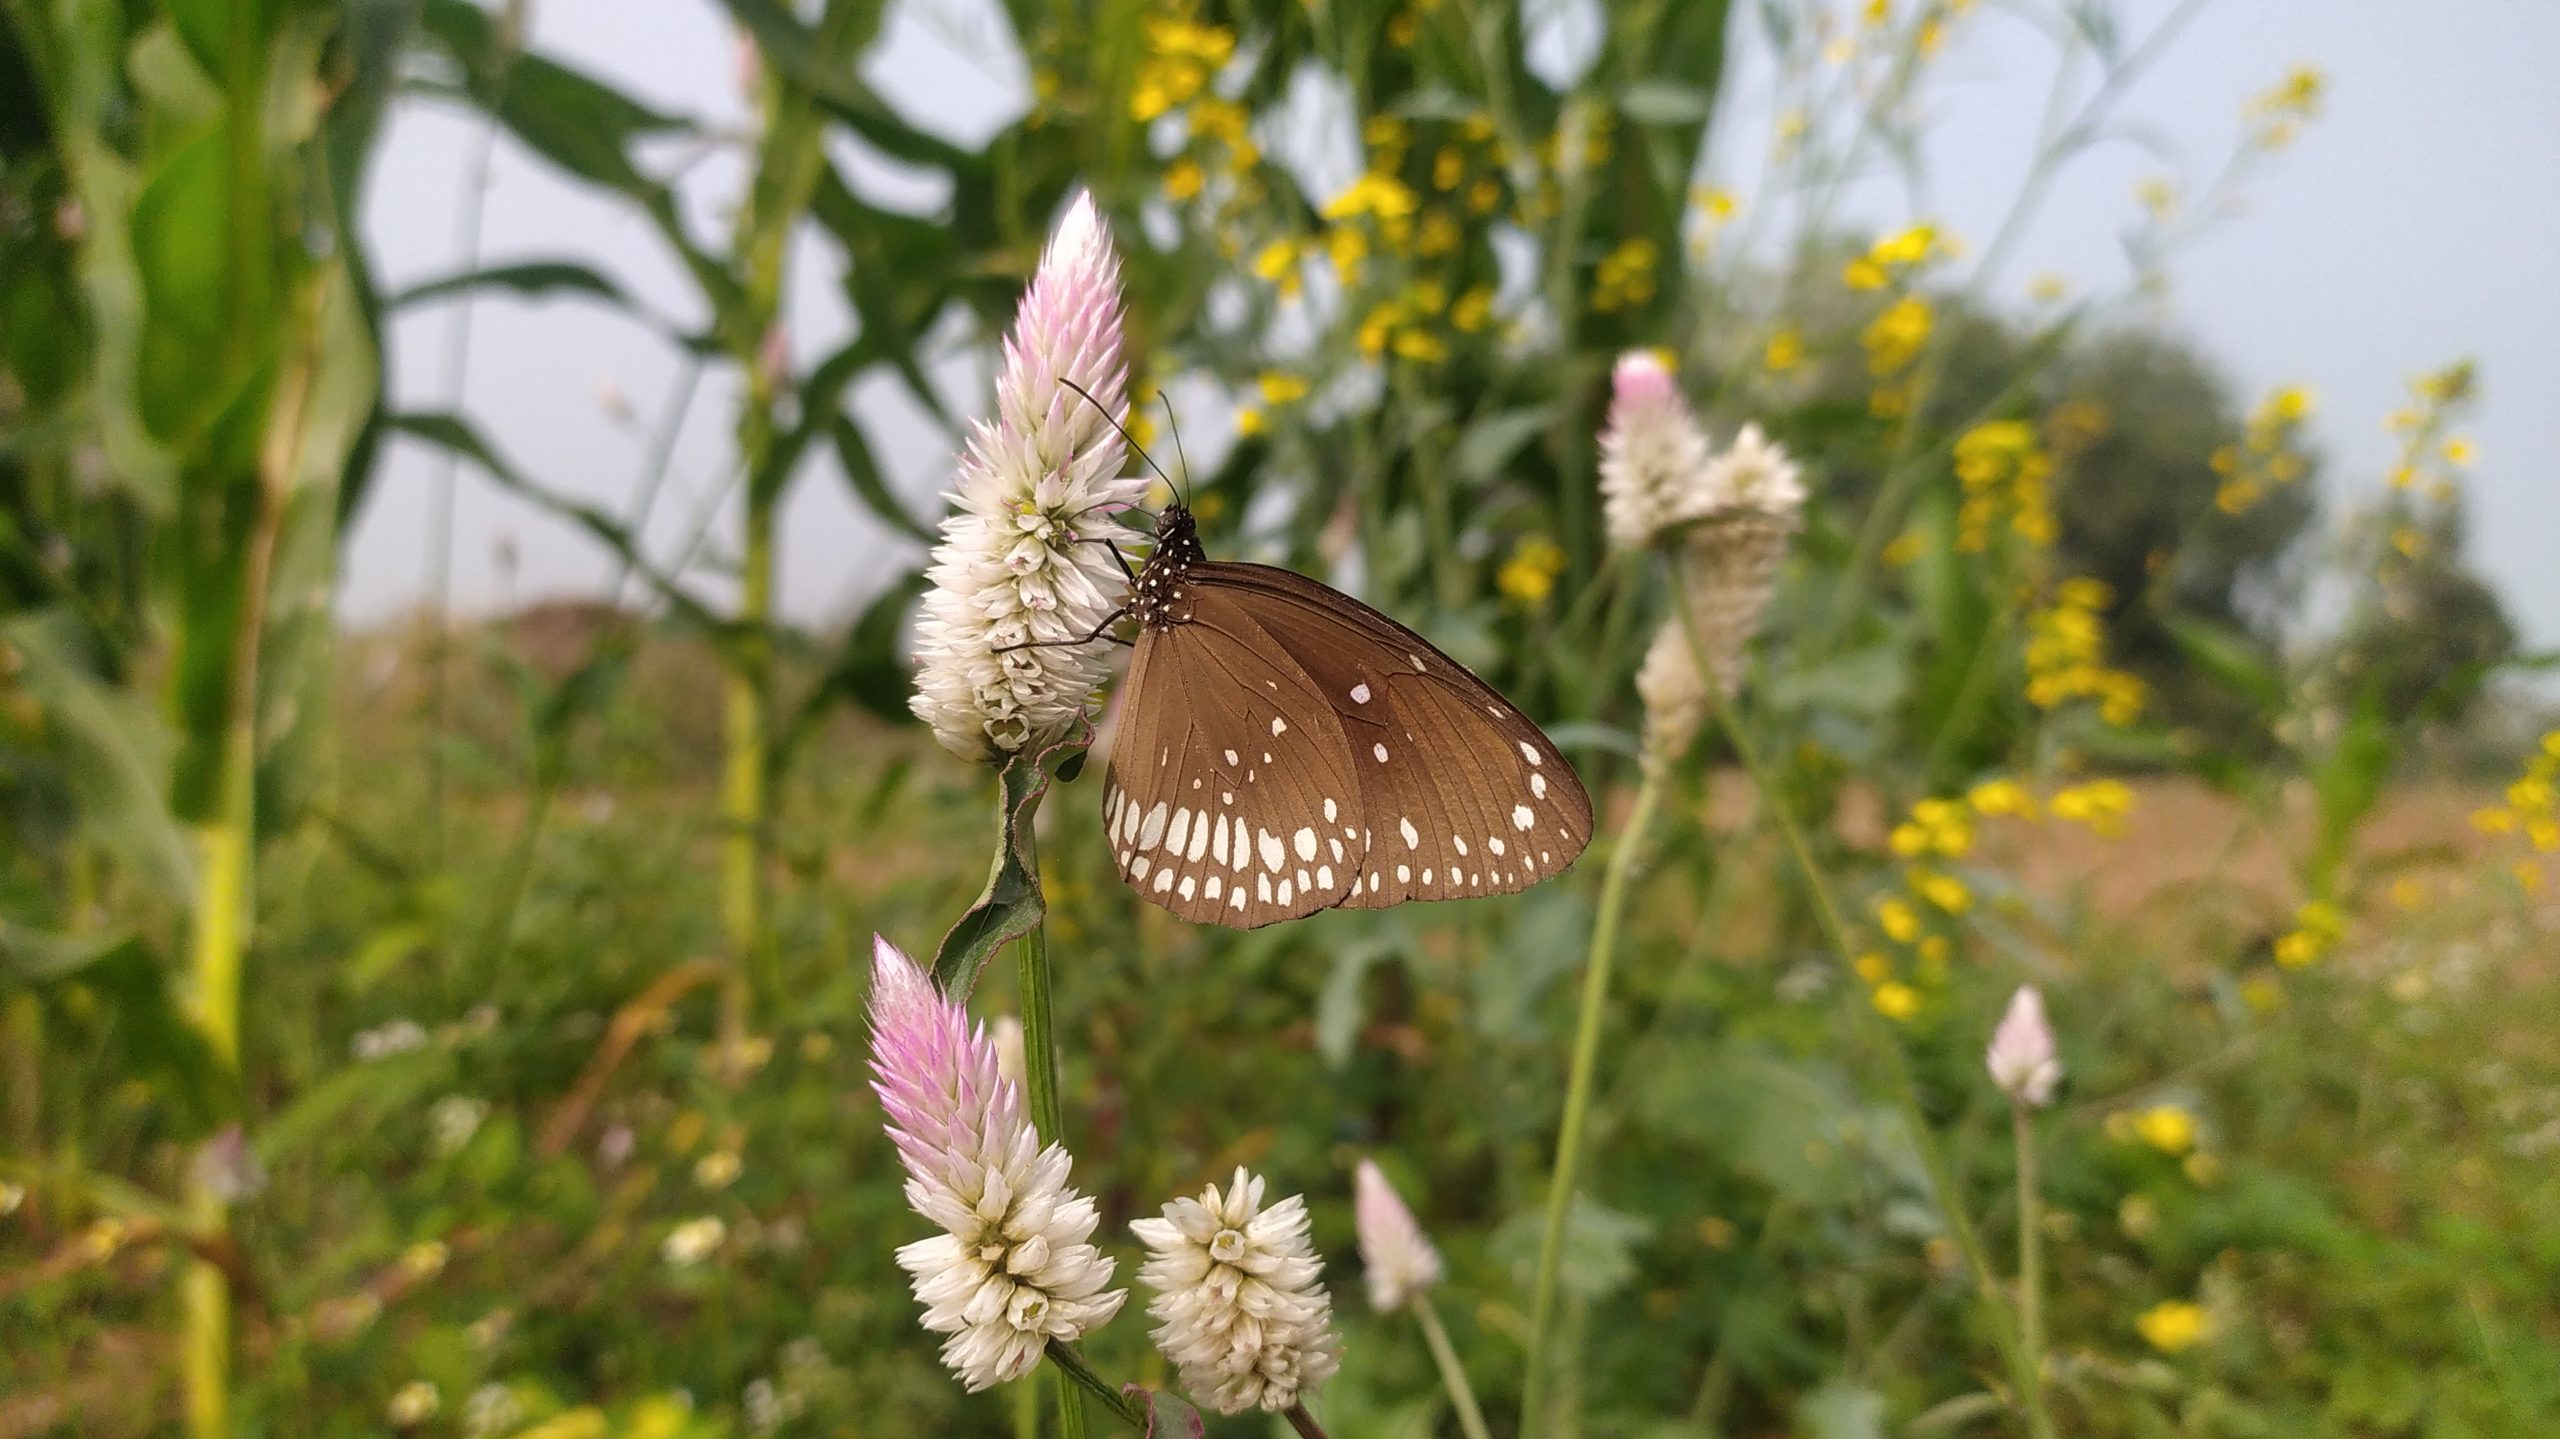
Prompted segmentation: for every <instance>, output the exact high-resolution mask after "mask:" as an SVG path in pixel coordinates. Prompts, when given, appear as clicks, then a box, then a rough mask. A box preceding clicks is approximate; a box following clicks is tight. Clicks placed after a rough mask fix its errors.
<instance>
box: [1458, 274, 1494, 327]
mask: <svg viewBox="0 0 2560 1439" xmlns="http://www.w3.org/2000/svg"><path fill="white" fill-rule="evenodd" d="M1492 318H1493V287H1492V286H1490V285H1478V286H1476V287H1475V288H1474V289H1472V290H1469V291H1467V292H1466V293H1465V294H1463V295H1460V296H1459V297H1458V303H1456V304H1454V305H1452V306H1450V307H1449V328H1451V329H1453V330H1456V331H1458V332H1459V333H1460V334H1465V335H1472V334H1474V333H1475V332H1476V331H1478V330H1481V329H1483V328H1484V326H1485V322H1486V321H1487V320H1490V319H1492Z"/></svg>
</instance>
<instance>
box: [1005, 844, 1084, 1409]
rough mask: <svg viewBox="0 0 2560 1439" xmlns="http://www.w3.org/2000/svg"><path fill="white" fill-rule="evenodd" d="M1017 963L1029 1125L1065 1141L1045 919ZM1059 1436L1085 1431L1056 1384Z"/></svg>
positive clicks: (1032, 851)
mask: <svg viewBox="0 0 2560 1439" xmlns="http://www.w3.org/2000/svg"><path fill="white" fill-rule="evenodd" d="M1038 844H1039V840H1038V838H1037V837H1036V836H1035V835H1034V834H1033V832H1032V828H1031V826H1030V825H1029V824H1028V823H1025V824H1024V825H1023V827H1022V849H1023V862H1024V864H1025V865H1027V866H1028V867H1029V868H1030V870H1031V872H1032V873H1033V874H1035V875H1036V874H1038V873H1039V872H1040V854H1039V849H1038ZM1015 953H1016V956H1017V958H1018V959H1019V961H1020V964H1021V968H1020V970H1019V984H1018V986H1017V987H1018V988H1019V989H1020V991H1021V993H1020V994H1019V995H1018V996H1016V998H1017V1000H1018V1002H1019V1003H1020V1004H1021V1005H1022V1060H1023V1063H1022V1067H1023V1088H1025V1089H1026V1090H1028V1091H1029V1094H1028V1096H1027V1097H1028V1098H1029V1099H1030V1101H1031V1127H1032V1128H1033V1129H1035V1130H1037V1131H1038V1132H1039V1135H1040V1138H1041V1140H1042V1141H1043V1142H1044V1143H1048V1144H1064V1143H1065V1142H1066V1122H1065V1121H1064V1120H1063V1119H1062V1118H1061V1117H1060V1115H1059V1104H1058V1024H1057V1019H1058V1016H1057V1006H1056V1003H1055V1001H1054V999H1053V998H1052V985H1051V982H1050V972H1049V925H1048V922H1047V921H1046V920H1045V919H1044V920H1042V921H1041V922H1040V923H1038V924H1035V925H1033V926H1032V927H1031V932H1030V933H1029V934H1026V935H1024V936H1023V937H1022V941H1021V943H1020V944H1019V945H1017V946H1016V947H1015ZM1058 1432H1060V1433H1061V1434H1065V1435H1067V1436H1069V1439H1083V1436H1084V1434H1085V1433H1086V1428H1085V1413H1084V1403H1083V1401H1082V1399H1081V1398H1079V1397H1078V1395H1077V1393H1076V1389H1075V1386H1074V1385H1072V1384H1063V1383H1062V1384H1060V1385H1059V1386H1058Z"/></svg>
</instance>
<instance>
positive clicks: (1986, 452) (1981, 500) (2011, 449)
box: [1956, 420, 2054, 554]
mask: <svg viewBox="0 0 2560 1439" xmlns="http://www.w3.org/2000/svg"><path fill="white" fill-rule="evenodd" d="M1956 480H1957V482H1958V483H1959V484H1961V485H1962V486H1963V487H1964V507H1963V509H1962V510H1961V511H1959V512H1958V514H1957V518H1956V547H1957V548H1958V549H1960V550H1964V551H1966V552H1967V553H1970V554H1979V553H1981V552H1982V551H1984V550H1987V549H1989V548H1990V547H1991V532H1992V528H1993V526H1994V525H1995V524H1997V523H1998V522H1999V521H2000V520H2001V518H2002V517H2004V516H2005V517H2006V518H2007V520H2008V524H2009V528H2010V529H2011V530H2014V531H2016V532H2017V534H2018V535H2019V537H2020V538H2022V539H2024V540H2026V541H2027V543H2029V544H2032V545H2038V546H2042V545H2050V544H2052V543H2053V536H2054V526H2053V491H2052V481H2053V457H2052V456H2051V455H2048V454H2046V453H2045V450H2044V446H2043V444H2042V442H2040V441H2039V440H2038V439H2037V437H2036V431H2035V426H2033V425H2030V424H2028V423H2027V422H2026V421H2024V420H1992V421H1988V422H1986V423H1984V424H1979V425H1976V426H1974V427H1973V428H1972V429H1970V430H1967V431H1965V432H1964V433H1963V434H1962V435H1960V436H1958V437H1957V439H1956Z"/></svg>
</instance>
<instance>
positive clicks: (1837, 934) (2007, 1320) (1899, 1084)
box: [1673, 585, 2053, 1439]
mask: <svg viewBox="0 0 2560 1439" xmlns="http://www.w3.org/2000/svg"><path fill="white" fill-rule="evenodd" d="M1673 592H1674V605H1675V608H1676V612H1677V613H1678V615H1679V617H1680V625H1681V628H1682V630H1683V631H1684V632H1685V633H1686V634H1687V635H1688V638H1689V647H1690V649H1691V651H1692V652H1693V653H1696V654H1697V655H1698V656H1699V659H1698V663H1699V666H1700V668H1701V669H1702V670H1704V671H1706V672H1708V673H1712V672H1713V671H1712V667H1711V666H1709V665H1708V664H1707V662H1706V659H1705V657H1704V651H1703V648H1702V647H1701V646H1700V644H1699V642H1698V624H1697V616H1696V615H1695V614H1694V613H1693V612H1692V610H1691V608H1690V604H1689V596H1688V594H1687V590H1686V587H1685V586H1678V585H1675V586H1673ZM1707 699H1708V703H1709V704H1710V705H1712V706H1713V707H1714V709H1715V717H1716V724H1717V726H1718V728H1720V729H1721V730H1722V731H1723V732H1724V736H1725V739H1726V741H1727V742H1728V743H1730V744H1731V745H1732V746H1733V753H1734V758H1735V759H1737V760H1738V761H1740V762H1741V765H1742V768H1743V772H1744V773H1745V774H1747V775H1749V776H1750V779H1751V787H1752V790H1753V791H1754V792H1755V793H1757V794H1758V795H1759V796H1760V802H1761V804H1762V805H1763V806H1764V807H1766V808H1767V810H1768V811H1769V817H1770V818H1771V819H1772V820H1773V821H1775V822H1776V824H1777V826H1778V833H1779V836H1780V837H1781V838H1782V839H1784V840H1785V841H1786V848H1787V853H1788V855H1789V856H1790V857H1791V858H1792V859H1793V860H1794V862H1795V867H1796V870H1797V873H1798V875H1799V876H1800V877H1801V878H1802V880H1803V881H1804V886H1805V890H1806V892H1807V893H1808V894H1810V895H1811V896H1812V898H1813V904H1814V913H1815V915H1816V917H1817V918H1818V919H1819V920H1820V922H1821V925H1822V929H1823V935H1824V938H1826V939H1828V940H1829V941H1830V942H1831V947H1832V950H1833V952H1834V953H1835V954H1837V955H1838V957H1839V960H1840V964H1841V969H1842V972H1843V973H1844V974H1849V975H1854V974H1855V973H1856V968H1857V948H1856V946H1855V945H1854V944H1853V943H1852V942H1851V941H1850V937H1849V926H1848V924H1847V922H1846V921H1845V920H1843V919H1842V918H1841V913H1840V905H1839V902H1838V900H1837V899H1835V898H1834V897H1833V895H1832V893H1831V885H1830V882H1829V881H1828V880H1827V879H1826V878H1825V877H1824V875H1823V873H1822V867H1821V865H1820V864H1819V863H1817V862H1816V861H1815V859H1814V857H1813V849H1812V847H1811V846H1810V845H1808V844H1807V843H1806V842H1805V837H1804V829H1803V826H1802V825H1800V824H1798V823H1797V821H1796V817H1795V813H1794V811H1793V810H1791V809H1790V808H1789V807H1788V805H1787V802H1786V797H1785V795H1784V793H1783V792H1782V791H1780V790H1779V788H1778V787H1777V784H1776V783H1775V781H1774V780H1773V779H1772V777H1771V776H1770V774H1769V771H1768V770H1767V768H1766V767H1764V766H1763V765H1762V764H1761V762H1760V753H1759V750H1758V748H1757V747H1756V746H1755V745H1753V744H1752V742H1751V736H1750V734H1749V733H1748V732H1747V731H1746V730H1745V729H1744V728H1743V726H1742V723H1741V721H1740V719H1739V718H1737V717H1736V715H1735V714H1734V711H1733V706H1732V704H1731V703H1729V702H1728V701H1727V700H1726V699H1725V698H1724V694H1723V690H1722V688H1721V687H1720V686H1719V685H1717V684H1716V683H1714V682H1713V681H1712V680H1710V681H1709V682H1708V685H1707ZM1848 993H1849V996H1850V1002H1849V1005H1848V1009H1849V1013H1850V1021H1851V1023H1852V1024H1853V1025H1854V1026H1856V1028H1857V1029H1858V1032H1859V1037H1860V1039H1861V1041H1862V1042H1863V1043H1864V1044H1865V1046H1866V1048H1867V1049H1868V1050H1869V1051H1870V1052H1872V1053H1873V1054H1875V1055H1876V1057H1877V1058H1878V1059H1879V1060H1880V1061H1881V1062H1882V1064H1883V1068H1884V1071H1885V1079H1886V1087H1887V1088H1888V1089H1890V1090H1891V1091H1892V1096H1893V1102H1894V1107H1895V1108H1896V1109H1897V1110H1899V1111H1900V1112H1901V1116H1902V1122H1903V1127H1904V1128H1905V1129H1907V1130H1908V1131H1909V1132H1910V1135H1911V1147H1912V1149H1913V1150H1914V1151H1915V1152H1916V1153H1917V1154H1918V1155H1919V1156H1920V1163H1921V1167H1922V1168H1923V1169H1924V1170H1925V1171H1926V1172H1927V1174H1928V1176H1929V1189H1930V1194H1931V1197H1932V1198H1933V1199H1934V1200H1935V1201H1936V1203H1937V1206H1938V1212H1939V1213H1940V1214H1941V1215H1943V1216H1944V1217H1945V1219H1946V1221H1947V1228H1948V1230H1949V1232H1950V1233H1951V1234H1952V1235H1953V1236H1954V1238H1955V1241H1956V1247H1957V1249H1958V1250H1960V1251H1961V1252H1962V1253H1963V1255H1964V1259H1965V1266H1966V1268H1967V1269H1968V1270H1969V1271H1970V1272H1971V1273H1972V1275H1973V1284H1974V1292H1975V1294H1976V1296H1977V1297H1978V1298H1980V1300H1981V1301H1982V1304H1983V1308H1984V1311H1985V1313H1986V1314H1987V1315H1988V1317H1989V1318H1990V1321H1991V1330H1992V1335H1993V1338H1994V1340H1995V1341H1996V1342H1997V1343H1998V1345H1999V1347H2000V1351H2001V1355H2002V1358H2003V1359H2005V1360H2006V1361H2007V1364H2008V1367H2009V1374H2010V1380H2011V1382H2012V1383H2014V1384H2015V1385H2016V1386H2017V1388H2018V1392H2019V1395H2020V1399H2021V1402H2022V1403H2023V1402H2024V1400H2025V1396H2026V1395H2027V1394H2028V1393H2029V1392H2030V1389H2029V1384H2030V1376H2029V1374H2028V1371H2027V1363H2026V1355H2025V1353H2024V1351H2023V1350H2022V1349H2021V1347H2020V1345H2019V1342H2018V1333H2017V1329H2016V1326H2015V1322H2014V1320H2015V1316H2014V1315H2012V1314H2011V1313H2010V1310H2009V1307H2008V1305H2007V1303H2006V1302H2005V1300H2004V1299H2003V1297H2002V1293H2001V1287H2000V1281H1999V1277H1998V1275H1997V1274H1996V1273H1995V1272H1994V1270H1993V1269H1992V1267H1991V1259H1990V1255H1989V1254H1988V1252H1987V1251H1985V1250H1984V1248H1983V1246H1982V1236H1981V1235H1980V1234H1978V1233H1976V1232H1975V1230H1974V1227H1973V1221H1972V1220H1971V1219H1969V1218H1967V1217H1966V1215H1965V1212H1964V1207H1963V1204H1962V1199H1961V1195H1960V1193H1959V1192H1958V1190H1957V1188H1956V1181H1955V1172H1954V1170H1953V1169H1952V1168H1950V1167H1949V1165H1948V1164H1947V1158H1946V1155H1945V1153H1944V1151H1942V1150H1941V1149H1940V1147H1939V1145H1938V1139H1937V1132H1936V1130H1935V1129H1933V1128H1932V1127H1931V1126H1930V1124H1929V1116H1928V1113H1927V1111H1926V1110H1924V1109H1923V1108H1922V1107H1921V1104H1920V1085H1919V1081H1918V1080H1916V1079H1915V1078H1913V1076H1912V1073H1911V1065H1910V1061H1909V1059H1908V1058H1907V1057H1906V1056H1905V1055H1904V1054H1903V1052H1902V1044H1901V1041H1899V1040H1898V1039H1896V1038H1895V1037H1894V1035H1893V1033H1892V1031H1891V1030H1889V1029H1887V1028H1885V1023H1886V1021H1885V1019H1884V1017H1883V1016H1882V1015H1880V1014H1878V1013H1876V1011H1875V1009H1874V1007H1873V1006H1872V1005H1869V1004H1866V1003H1863V1002H1861V995H1860V991H1859V989H1858V988H1857V986H1855V985H1852V986H1850V987H1849V989H1848ZM2027 1420H2028V1426H2029V1428H2030V1430H2031V1431H2032V1432H2033V1433H2034V1435H2035V1436H2036V1439H2053V1425H2052V1421H2051V1419H2050V1418H2049V1417H2048V1416H2046V1414H2045V1413H2044V1411H2043V1410H2042V1408H2041V1407H2034V1406H2030V1407H2028V1409H2027Z"/></svg>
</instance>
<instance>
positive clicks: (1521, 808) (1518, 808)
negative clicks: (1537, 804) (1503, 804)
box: [1511, 804, 1538, 829]
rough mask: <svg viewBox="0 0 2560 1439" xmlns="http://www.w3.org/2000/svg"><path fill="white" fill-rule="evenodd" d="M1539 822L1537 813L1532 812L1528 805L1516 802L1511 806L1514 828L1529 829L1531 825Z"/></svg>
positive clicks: (1512, 825)
mask: <svg viewBox="0 0 2560 1439" xmlns="http://www.w3.org/2000/svg"><path fill="white" fill-rule="evenodd" d="M1537 822H1538V817H1537V815H1535V814H1533V813H1531V812H1530V809H1529V807H1528V806H1527V805H1525V804H1515V805H1513V806H1512V807H1511V827H1512V828H1513V829H1527V828H1528V827H1529V826H1531V825H1533V824H1536V823H1537Z"/></svg>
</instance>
